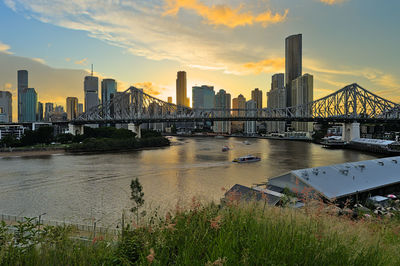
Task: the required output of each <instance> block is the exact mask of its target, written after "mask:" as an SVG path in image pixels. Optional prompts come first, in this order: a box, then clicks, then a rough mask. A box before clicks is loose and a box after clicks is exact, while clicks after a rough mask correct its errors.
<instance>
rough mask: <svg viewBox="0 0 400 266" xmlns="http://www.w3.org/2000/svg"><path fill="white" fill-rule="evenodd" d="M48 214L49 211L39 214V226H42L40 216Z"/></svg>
mask: <svg viewBox="0 0 400 266" xmlns="http://www.w3.org/2000/svg"><path fill="white" fill-rule="evenodd" d="M46 214H47V213H46V212H44V213H42V214H40V215H39V226H40V218H42V216H43V215H46Z"/></svg>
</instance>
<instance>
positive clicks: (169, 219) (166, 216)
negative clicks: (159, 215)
mask: <svg viewBox="0 0 400 266" xmlns="http://www.w3.org/2000/svg"><path fill="white" fill-rule="evenodd" d="M165 221H166V222H168V223H169V222H170V221H171V213H169V212H167V214H166V215H165Z"/></svg>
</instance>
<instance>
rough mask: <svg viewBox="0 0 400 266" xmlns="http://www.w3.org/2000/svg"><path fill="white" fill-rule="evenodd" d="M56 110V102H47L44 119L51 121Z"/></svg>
mask: <svg viewBox="0 0 400 266" xmlns="http://www.w3.org/2000/svg"><path fill="white" fill-rule="evenodd" d="M53 112H54V104H53V103H46V104H45V105H44V120H45V121H50V116H51V114H52V113H53Z"/></svg>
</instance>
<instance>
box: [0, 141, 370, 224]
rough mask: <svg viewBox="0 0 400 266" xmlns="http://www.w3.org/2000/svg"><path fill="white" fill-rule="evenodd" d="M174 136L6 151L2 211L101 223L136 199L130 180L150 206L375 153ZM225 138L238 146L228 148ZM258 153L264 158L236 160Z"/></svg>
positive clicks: (0, 181) (0, 170)
mask: <svg viewBox="0 0 400 266" xmlns="http://www.w3.org/2000/svg"><path fill="white" fill-rule="evenodd" d="M244 140H245V139H241V138H225V139H215V138H173V139H172V145H171V146H170V147H165V148H160V149H153V150H142V151H135V152H129V153H109V154H92V155H68V154H60V155H46V156H36V157H11V158H0V213H3V214H11V215H18V216H38V215H39V214H42V213H46V215H45V216H44V218H45V219H49V220H58V221H71V222H77V223H90V222H93V221H95V220H96V221H98V223H100V224H103V225H115V224H116V223H118V221H119V219H120V217H121V213H122V210H123V209H126V210H127V209H129V208H130V206H131V205H132V204H131V202H130V200H129V197H130V195H129V194H130V188H129V185H130V181H131V179H133V178H135V177H138V178H139V180H140V182H141V183H142V185H143V191H144V194H145V202H146V204H145V207H146V209H147V210H151V211H154V210H157V209H158V208H160V210H165V209H169V208H171V209H173V208H174V207H175V206H176V205H177V204H178V205H179V206H187V205H188V204H190V202H191V199H192V198H193V197H196V198H198V199H200V200H203V201H212V200H213V201H216V202H219V199H220V198H221V197H222V196H223V194H224V191H223V190H222V188H227V189H229V188H230V187H232V186H233V185H234V184H243V185H248V186H250V185H252V184H254V183H259V182H265V181H266V180H267V179H268V178H270V177H274V176H276V175H279V174H282V173H285V172H287V171H290V170H294V169H301V168H308V167H317V166H323V165H330V164H337V163H344V162H351V161H361V160H368V159H373V158H376V156H374V155H373V154H366V153H360V152H358V151H351V150H328V149H323V148H322V147H321V146H319V145H315V144H311V143H305V142H296V141H281V140H267V139H248V141H249V142H250V143H251V145H245V144H244V143H243V141H244ZM223 145H228V146H229V147H231V148H232V149H231V150H230V151H228V152H222V151H221V148H222V146H223ZM247 154H253V155H257V156H260V157H261V158H262V160H261V162H257V163H251V164H235V163H232V162H231V161H232V160H233V159H234V158H235V157H239V156H244V155H247Z"/></svg>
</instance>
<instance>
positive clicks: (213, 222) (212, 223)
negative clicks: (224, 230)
mask: <svg viewBox="0 0 400 266" xmlns="http://www.w3.org/2000/svg"><path fill="white" fill-rule="evenodd" d="M221 219H222V216H221V215H218V216H217V217H215V218H214V219H211V220H210V226H211V228H213V229H219V228H220V221H221Z"/></svg>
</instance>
